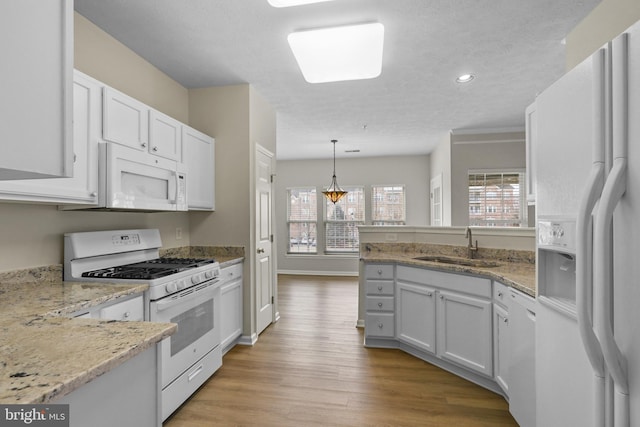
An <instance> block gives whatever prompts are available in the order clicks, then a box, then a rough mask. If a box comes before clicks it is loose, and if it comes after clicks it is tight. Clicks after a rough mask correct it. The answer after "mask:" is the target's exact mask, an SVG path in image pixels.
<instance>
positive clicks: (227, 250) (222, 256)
mask: <svg viewBox="0 0 640 427" xmlns="http://www.w3.org/2000/svg"><path fill="white" fill-rule="evenodd" d="M160 255H161V256H175V257H194V258H214V259H215V260H216V261H218V262H219V263H220V267H221V268H224V267H228V266H230V265H233V264H238V263H240V262H242V261H244V247H242V246H184V247H180V248H168V249H162V250H160Z"/></svg>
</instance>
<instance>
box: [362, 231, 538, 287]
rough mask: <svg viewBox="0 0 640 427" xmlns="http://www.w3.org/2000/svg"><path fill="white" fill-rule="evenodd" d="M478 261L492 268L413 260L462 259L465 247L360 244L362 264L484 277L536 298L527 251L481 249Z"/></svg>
mask: <svg viewBox="0 0 640 427" xmlns="http://www.w3.org/2000/svg"><path fill="white" fill-rule="evenodd" d="M480 252H481V253H479V254H478V258H480V259H483V260H488V261H495V262H496V263H497V264H498V265H497V266H496V267H471V266H464V265H456V264H445V263H439V262H431V261H421V260H417V259H414V258H416V257H420V256H424V255H427V254H429V255H444V256H450V257H460V258H464V255H463V254H465V253H466V248H465V247H459V246H447V245H426V244H400V243H397V244H382V243H381V244H372V243H369V244H367V245H363V247H362V248H361V251H360V259H361V260H362V261H364V262H381V263H383V262H388V263H399V264H404V265H412V266H416V267H428V268H432V269H436V270H442V271H449V272H452V273H464V274H474V275H478V276H484V277H488V278H490V279H492V280H496V281H499V282H501V283H503V284H505V285H507V286H511V287H513V288H515V289H518V290H519V291H522V292H524V293H526V294H527V295H530V296H532V297H535V296H536V277H535V276H536V274H535V272H536V268H535V264H534V260H535V254H534V253H533V252H530V251H511V250H501V249H482V250H481V251H480Z"/></svg>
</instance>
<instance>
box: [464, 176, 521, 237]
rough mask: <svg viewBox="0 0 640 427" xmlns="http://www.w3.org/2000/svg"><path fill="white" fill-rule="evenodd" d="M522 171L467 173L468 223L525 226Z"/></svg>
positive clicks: (490, 225) (489, 225)
mask: <svg viewBox="0 0 640 427" xmlns="http://www.w3.org/2000/svg"><path fill="white" fill-rule="evenodd" d="M525 197H526V193H525V190H524V172H519V171H517V172H469V225H476V226H484V227H526V226H527V206H526V203H525Z"/></svg>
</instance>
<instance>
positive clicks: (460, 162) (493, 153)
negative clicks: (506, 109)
mask: <svg viewBox="0 0 640 427" xmlns="http://www.w3.org/2000/svg"><path fill="white" fill-rule="evenodd" d="M525 167H526V151H525V142H524V132H506V133H488V134H465V135H456V134H454V135H452V136H451V224H452V225H454V226H466V225H468V224H469V189H468V172H469V170H473V169H487V170H491V169H494V170H495V169H498V170H512V169H522V170H523V171H524V170H525Z"/></svg>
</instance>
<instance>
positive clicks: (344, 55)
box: [288, 22, 384, 83]
mask: <svg viewBox="0 0 640 427" xmlns="http://www.w3.org/2000/svg"><path fill="white" fill-rule="evenodd" d="M288 41H289V46H291V50H292V51H293V55H294V56H295V57H296V60H297V61H298V66H299V67H300V70H301V71H302V74H303V76H304V78H305V80H306V81H308V82H309V83H326V82H335V81H343V80H360V79H372V78H375V77H378V76H379V75H380V73H381V72H382V47H383V44H384V26H383V25H382V24H380V23H377V22H376V23H369V24H359V25H348V26H342V27H333V28H322V29H318V30H309V31H300V32H296V33H291V34H289V37H288Z"/></svg>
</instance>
